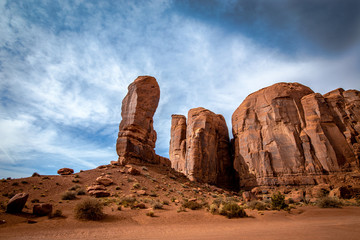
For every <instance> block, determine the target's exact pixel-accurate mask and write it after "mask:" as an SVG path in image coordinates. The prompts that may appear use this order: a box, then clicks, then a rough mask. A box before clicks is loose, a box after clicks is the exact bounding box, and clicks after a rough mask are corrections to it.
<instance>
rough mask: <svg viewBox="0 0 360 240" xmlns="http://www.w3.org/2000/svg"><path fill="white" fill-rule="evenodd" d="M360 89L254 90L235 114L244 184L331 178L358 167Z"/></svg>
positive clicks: (237, 161) (237, 163)
mask: <svg viewBox="0 0 360 240" xmlns="http://www.w3.org/2000/svg"><path fill="white" fill-rule="evenodd" d="M359 103H360V99H359V92H358V91H355V90H350V91H344V90H342V89H338V90H335V91H332V92H330V93H328V94H325V95H324V96H322V95H321V94H319V93H314V92H313V91H312V90H311V89H310V88H308V87H306V86H303V85H301V84H298V83H278V84H274V85H272V86H270V87H267V88H264V89H261V90H259V91H257V92H255V93H253V94H250V95H249V96H248V97H247V98H246V99H245V100H244V101H243V103H241V105H240V106H239V107H238V108H237V109H236V111H235V112H234V114H233V116H232V125H233V128H232V130H233V135H234V139H233V144H234V168H235V169H236V171H237V172H238V175H239V179H240V186H243V187H249V186H257V185H279V184H280V185H283V184H284V185H285V184H286V185H289V184H290V185H292V184H294V185H299V184H316V183H321V182H328V181H329V177H328V175H331V174H334V173H339V172H344V171H353V170H355V169H358V167H359V133H360V131H359V123H358V120H359V114H360V112H359Z"/></svg>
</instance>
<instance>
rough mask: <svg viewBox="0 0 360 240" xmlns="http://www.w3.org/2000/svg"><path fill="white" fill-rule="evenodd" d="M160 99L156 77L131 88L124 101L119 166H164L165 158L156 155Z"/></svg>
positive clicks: (143, 77) (118, 146) (146, 77)
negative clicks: (145, 163) (130, 164)
mask: <svg viewBox="0 0 360 240" xmlns="http://www.w3.org/2000/svg"><path fill="white" fill-rule="evenodd" d="M159 99H160V88H159V85H158V83H157V81H156V79H155V78H153V77H150V76H140V77H138V78H136V79H135V81H134V82H133V83H131V84H130V85H129V87H128V93H127V95H126V96H125V98H124V99H123V101H122V107H121V117H122V120H121V122H120V125H119V133H118V139H117V142H116V152H117V154H118V156H119V159H118V161H119V163H120V164H122V165H125V164H127V163H143V162H150V163H160V160H161V161H164V160H165V159H161V158H159V156H157V155H156V154H155V150H154V148H155V142H156V132H155V130H154V128H153V116H154V114H155V111H156V108H157V106H158V103H159Z"/></svg>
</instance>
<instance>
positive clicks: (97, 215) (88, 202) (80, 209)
mask: <svg viewBox="0 0 360 240" xmlns="http://www.w3.org/2000/svg"><path fill="white" fill-rule="evenodd" d="M104 216H105V214H104V212H103V205H102V204H101V203H100V202H99V201H98V200H96V199H93V198H89V199H85V200H83V201H82V202H80V203H78V204H77V205H76V206H75V217H76V218H77V219H81V220H92V221H97V220H101V219H103V218H104Z"/></svg>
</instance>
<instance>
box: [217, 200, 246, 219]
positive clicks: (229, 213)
mask: <svg viewBox="0 0 360 240" xmlns="http://www.w3.org/2000/svg"><path fill="white" fill-rule="evenodd" d="M219 213H220V215H224V216H226V217H227V218H242V217H247V214H246V212H245V211H244V209H242V207H240V206H239V205H238V204H237V203H235V202H228V203H225V204H224V205H220V208H219Z"/></svg>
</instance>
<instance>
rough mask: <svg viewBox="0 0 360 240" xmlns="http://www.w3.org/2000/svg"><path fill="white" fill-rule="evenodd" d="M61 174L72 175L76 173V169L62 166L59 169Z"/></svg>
mask: <svg viewBox="0 0 360 240" xmlns="http://www.w3.org/2000/svg"><path fill="white" fill-rule="evenodd" d="M57 173H58V174H60V175H71V174H73V173H74V169H71V168H61V169H59V170H58V171H57Z"/></svg>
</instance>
